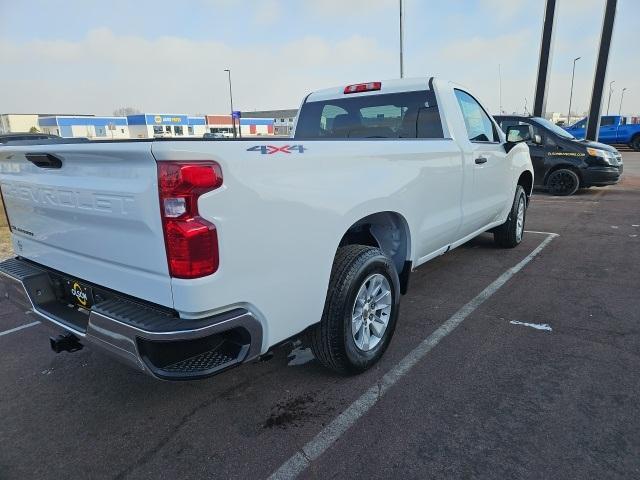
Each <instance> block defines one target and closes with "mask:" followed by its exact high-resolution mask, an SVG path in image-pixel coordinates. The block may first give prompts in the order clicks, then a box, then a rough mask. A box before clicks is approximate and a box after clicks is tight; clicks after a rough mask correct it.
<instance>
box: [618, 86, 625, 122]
mask: <svg viewBox="0 0 640 480" xmlns="http://www.w3.org/2000/svg"><path fill="white" fill-rule="evenodd" d="M626 91H627V87H625V88H623V89H622V95H620V108H619V109H618V116H622V100H623V99H624V92H626Z"/></svg>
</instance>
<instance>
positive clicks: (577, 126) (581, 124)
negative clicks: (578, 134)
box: [573, 120, 587, 128]
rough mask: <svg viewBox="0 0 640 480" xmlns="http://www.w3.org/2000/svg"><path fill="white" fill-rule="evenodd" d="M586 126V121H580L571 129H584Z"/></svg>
mask: <svg viewBox="0 0 640 480" xmlns="http://www.w3.org/2000/svg"><path fill="white" fill-rule="evenodd" d="M586 126H587V121H586V120H580V121H579V122H578V123H576V124H575V125H574V126H573V128H585V127H586Z"/></svg>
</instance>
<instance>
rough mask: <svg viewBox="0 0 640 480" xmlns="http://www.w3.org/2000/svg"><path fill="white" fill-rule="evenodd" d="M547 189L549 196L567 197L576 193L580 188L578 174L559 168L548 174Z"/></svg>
mask: <svg viewBox="0 0 640 480" xmlns="http://www.w3.org/2000/svg"><path fill="white" fill-rule="evenodd" d="M547 187H548V188H549V193H551V195H558V196H568V195H573V194H574V193H576V191H577V190H578V188H580V178H579V177H578V174H577V173H576V172H574V171H573V170H569V169H568V168H561V169H559V170H555V171H553V172H551V173H550V174H549V178H547Z"/></svg>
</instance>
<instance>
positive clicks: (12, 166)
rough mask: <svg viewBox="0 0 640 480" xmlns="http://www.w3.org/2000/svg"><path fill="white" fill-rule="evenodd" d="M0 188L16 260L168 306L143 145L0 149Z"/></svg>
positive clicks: (150, 167)
mask: <svg viewBox="0 0 640 480" xmlns="http://www.w3.org/2000/svg"><path fill="white" fill-rule="evenodd" d="M47 154H49V155H52V156H49V157H47V156H46V155H47ZM29 159H31V160H29ZM0 186H1V188H2V194H3V197H4V201H5V206H6V210H7V215H8V217H9V222H10V224H11V229H12V232H13V246H14V250H15V253H16V254H17V255H20V256H21V257H23V258H26V259H29V260H32V261H34V262H37V263H39V264H42V265H45V266H47V267H50V268H53V269H56V270H59V271H61V272H63V273H66V274H68V275H70V276H73V277H77V279H78V280H85V281H88V282H92V283H95V284H98V285H101V286H104V287H107V288H110V289H112V290H116V291H119V292H122V293H125V294H128V295H132V296H135V297H138V298H142V299H144V300H148V301H150V302H154V303H157V304H160V305H164V306H169V307H171V306H173V300H172V294H171V279H170V277H169V273H168V267H167V257H166V250H165V246H164V236H163V230H162V222H161V218H160V205H159V198H158V185H157V166H156V162H155V160H154V158H153V156H152V154H151V143H148V142H126V143H93V144H92V143H83V144H51V145H35V146H6V147H0Z"/></svg>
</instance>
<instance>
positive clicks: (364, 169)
mask: <svg viewBox="0 0 640 480" xmlns="http://www.w3.org/2000/svg"><path fill="white" fill-rule="evenodd" d="M530 134H531V132H529V131H526V127H522V126H515V127H511V128H510V130H509V131H508V132H507V136H506V138H505V134H504V133H503V132H502V131H501V130H500V129H499V128H498V126H497V124H496V123H495V121H494V120H493V119H492V118H491V116H490V115H488V114H487V112H486V109H485V108H483V107H482V105H481V104H480V103H479V102H478V101H477V100H476V99H475V98H474V97H473V96H472V94H471V93H469V91H468V90H467V89H465V88H463V87H461V86H457V85H455V84H453V83H450V82H448V81H443V80H438V79H434V78H431V79H428V78H424V79H411V80H410V79H405V80H390V81H383V82H370V83H365V84H357V85H349V86H346V87H344V86H343V87H339V88H330V89H326V90H321V91H317V92H314V93H312V94H310V95H309V96H307V97H306V98H305V99H304V101H303V103H302V105H301V108H300V113H299V115H298V120H297V123H296V128H295V134H294V136H293V138H290V139H257V138H250V139H242V140H221V139H211V140H207V139H204V140H191V139H184V140H168V139H155V140H131V141H96V142H80V143H75V142H73V140H64V139H62V140H47V141H39V142H38V141H36V142H18V143H14V144H11V143H10V144H7V145H6V146H2V147H0V187H1V191H2V195H3V200H4V205H5V208H6V213H7V216H8V219H9V222H10V226H11V231H12V236H13V246H14V249H15V253H16V255H17V256H16V258H12V259H9V260H6V261H4V262H2V263H1V264H0V272H1V275H0V279H1V280H2V281H1V282H0V284H1V286H2V292H0V295H2V298H3V299H8V300H11V301H13V302H15V303H17V304H19V305H21V306H22V307H24V309H31V310H33V311H34V312H35V314H36V315H37V316H38V317H39V318H41V319H42V320H43V321H44V322H45V323H48V324H51V325H53V326H55V327H57V328H58V329H60V328H61V329H62V330H63V331H64V332H66V333H65V335H61V336H59V337H57V338H52V339H51V344H52V347H53V348H54V350H56V351H61V350H67V351H73V350H76V349H79V348H82V345H83V344H91V345H96V346H99V347H102V348H104V349H106V350H107V351H109V352H111V353H112V354H114V355H115V356H117V357H119V358H120V359H123V360H125V361H126V362H128V363H130V364H131V365H133V366H135V367H137V368H139V369H142V370H143V371H145V372H147V373H150V374H151V375H153V376H155V377H157V378H161V379H193V378H202V377H206V376H210V375H213V374H216V373H219V372H221V371H223V370H225V369H227V368H230V367H232V366H235V365H238V364H241V363H244V362H247V361H249V360H251V359H255V358H256V357H259V356H261V355H263V354H265V353H267V352H268V351H269V349H270V348H271V347H272V346H274V345H276V344H278V343H280V342H283V341H284V340H286V339H289V338H291V337H292V336H295V335H299V334H301V333H302V334H303V335H302V338H304V339H306V341H307V342H308V343H309V344H310V346H311V347H312V350H313V352H314V354H315V355H316V357H317V358H318V360H319V361H320V362H322V363H323V364H325V365H326V366H328V367H330V368H333V369H335V370H337V371H341V372H351V373H354V372H360V371H363V370H365V369H366V368H368V367H370V366H371V365H372V364H373V363H375V362H376V361H377V360H378V359H379V358H380V357H381V356H382V354H383V353H384V351H385V349H386V348H387V346H388V344H389V342H390V340H391V337H392V335H393V331H394V329H395V326H396V322H397V321H398V315H399V313H398V305H399V302H400V296H401V294H402V293H404V292H405V291H406V289H407V283H408V280H409V275H410V273H411V271H412V270H413V269H414V268H416V267H418V266H419V265H421V264H423V263H425V262H426V261H428V260H430V259H432V258H434V257H437V256H438V255H442V254H443V253H445V252H447V251H449V250H451V249H453V248H455V247H457V246H459V245H461V244H463V243H465V242H467V241H468V240H470V239H471V238H473V237H475V236H477V235H479V234H481V233H483V232H486V231H492V232H493V235H494V238H495V241H496V243H497V244H498V245H500V246H502V247H514V246H516V245H518V244H519V243H520V241H521V240H522V236H523V232H524V221H525V213H526V207H527V203H528V199H529V196H530V195H531V189H532V185H533V169H532V166H531V160H530V158H529V151H528V148H527V146H526V144H525V143H522V141H523V140H526V139H527V137H528V136H529V135H530ZM508 140H510V141H508ZM45 142H46V143H45Z"/></svg>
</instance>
